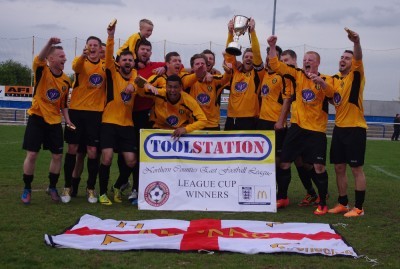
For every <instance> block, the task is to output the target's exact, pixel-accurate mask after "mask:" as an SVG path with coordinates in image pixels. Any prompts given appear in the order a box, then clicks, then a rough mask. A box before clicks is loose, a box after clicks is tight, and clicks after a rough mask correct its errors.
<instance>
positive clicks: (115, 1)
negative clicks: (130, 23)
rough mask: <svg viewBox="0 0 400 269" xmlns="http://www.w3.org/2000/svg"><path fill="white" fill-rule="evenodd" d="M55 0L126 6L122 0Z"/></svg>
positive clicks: (55, 0) (58, 0)
mask: <svg viewBox="0 0 400 269" xmlns="http://www.w3.org/2000/svg"><path fill="white" fill-rule="evenodd" d="M52 1H54V2H62V3H63V4H65V3H73V4H94V5H115V6H126V4H125V3H124V2H123V1H121V0H52Z"/></svg>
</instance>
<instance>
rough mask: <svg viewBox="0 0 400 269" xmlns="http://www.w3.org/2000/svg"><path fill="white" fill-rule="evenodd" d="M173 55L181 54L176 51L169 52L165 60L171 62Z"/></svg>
mask: <svg viewBox="0 0 400 269" xmlns="http://www.w3.org/2000/svg"><path fill="white" fill-rule="evenodd" d="M173 56H180V55H179V53H177V52H176V51H171V52H168V53H167V55H165V62H166V63H169V61H171V58H172V57H173Z"/></svg>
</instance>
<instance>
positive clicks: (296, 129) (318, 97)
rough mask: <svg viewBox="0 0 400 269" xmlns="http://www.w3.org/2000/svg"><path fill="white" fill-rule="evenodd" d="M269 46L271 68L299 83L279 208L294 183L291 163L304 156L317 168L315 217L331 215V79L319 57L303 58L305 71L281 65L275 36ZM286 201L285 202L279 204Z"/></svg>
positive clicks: (279, 181) (283, 164) (284, 157)
mask: <svg viewBox="0 0 400 269" xmlns="http://www.w3.org/2000/svg"><path fill="white" fill-rule="evenodd" d="M267 41H268V44H269V46H270V53H269V56H268V57H269V64H270V66H271V69H272V70H274V71H275V72H277V73H278V74H281V75H289V76H292V77H293V78H294V80H295V82H296V87H295V92H296V100H297V101H296V102H297V104H296V111H295V113H296V119H297V123H294V124H291V126H290V128H289V129H288V133H287V135H286V137H285V141H284V142H283V147H282V153H281V164H280V168H281V169H280V170H278V171H277V172H279V173H277V184H278V193H277V205H278V204H279V203H280V202H284V201H285V200H287V203H288V198H287V190H288V187H289V184H290V180H291V173H290V166H291V163H292V162H293V161H294V160H295V159H296V158H297V157H298V156H301V157H302V159H303V161H304V162H307V163H311V164H313V166H314V169H315V173H313V176H314V177H315V181H316V182H317V187H318V192H319V196H320V202H319V204H318V207H317V209H316V210H315V211H314V214H315V215H324V214H326V213H327V212H328V207H327V205H326V195H327V193H328V173H327V172H326V169H325V163H326V145H327V139H326V126H327V123H328V99H327V97H333V85H332V83H333V82H332V78H331V77H330V76H325V75H322V74H320V73H319V72H318V66H319V64H320V57H319V54H318V53H316V52H314V51H308V52H306V53H305V55H304V58H303V69H302V70H301V69H296V68H295V67H293V66H288V65H286V64H284V63H282V62H280V61H279V59H278V57H277V53H276V41H277V37H276V36H270V37H269V38H268V39H267ZM279 200H284V201H279Z"/></svg>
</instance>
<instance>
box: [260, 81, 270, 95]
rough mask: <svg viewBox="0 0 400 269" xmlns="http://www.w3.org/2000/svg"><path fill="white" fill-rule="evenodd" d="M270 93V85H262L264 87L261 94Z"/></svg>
mask: <svg viewBox="0 0 400 269" xmlns="http://www.w3.org/2000/svg"><path fill="white" fill-rule="evenodd" d="M268 93H269V87H268V85H267V84H264V85H262V87H261V95H262V96H265V95H268Z"/></svg>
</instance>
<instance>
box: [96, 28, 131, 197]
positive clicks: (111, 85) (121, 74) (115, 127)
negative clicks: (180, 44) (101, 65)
mask: <svg viewBox="0 0 400 269" xmlns="http://www.w3.org/2000/svg"><path fill="white" fill-rule="evenodd" d="M115 28H116V27H115V25H114V26H111V27H110V26H108V28H107V33H108V39H107V46H106V59H105V62H106V79H107V85H106V93H107V95H106V106H105V108H104V112H103V117H102V124H101V135H100V146H101V150H102V155H101V164H100V168H99V184H100V193H99V194H100V196H99V202H100V203H101V204H103V205H111V204H112V202H111V201H110V199H109V198H108V197H107V186H108V181H109V177H110V167H111V163H112V158H113V154H114V149H116V150H117V151H118V152H120V153H122V155H123V156H124V159H125V162H126V164H127V166H129V167H131V168H132V167H133V166H134V165H135V164H136V154H135V152H136V150H137V145H136V138H135V129H134V127H133V120H132V110H133V104H134V97H135V95H134V94H132V93H129V92H126V88H127V86H128V85H129V84H130V83H134V79H135V78H136V76H137V73H136V70H135V69H133V65H134V60H133V56H132V53H131V52H130V51H123V52H121V55H120V57H119V59H118V65H119V68H117V66H116V63H115V62H114V60H113V53H114V33H115ZM114 201H115V202H119V203H120V202H122V200H121V195H120V192H115V193H114Z"/></svg>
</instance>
